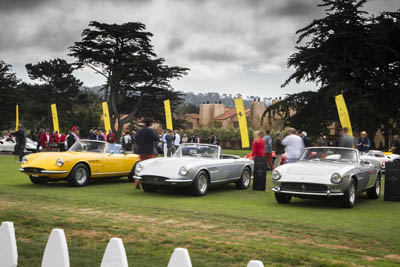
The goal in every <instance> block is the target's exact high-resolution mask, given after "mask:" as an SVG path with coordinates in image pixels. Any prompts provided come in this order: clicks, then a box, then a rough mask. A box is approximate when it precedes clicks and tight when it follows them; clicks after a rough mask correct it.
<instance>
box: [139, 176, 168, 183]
mask: <svg viewBox="0 0 400 267" xmlns="http://www.w3.org/2000/svg"><path fill="white" fill-rule="evenodd" d="M166 179H167V178H165V177H161V176H150V175H144V176H142V181H143V182H147V183H163V182H165V180H166Z"/></svg>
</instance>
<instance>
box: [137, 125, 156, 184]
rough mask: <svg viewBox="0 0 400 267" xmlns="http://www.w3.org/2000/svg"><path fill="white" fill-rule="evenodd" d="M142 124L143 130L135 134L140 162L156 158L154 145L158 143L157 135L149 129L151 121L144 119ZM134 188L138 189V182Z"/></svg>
mask: <svg viewBox="0 0 400 267" xmlns="http://www.w3.org/2000/svg"><path fill="white" fill-rule="evenodd" d="M144 124H145V126H144V128H142V129H140V130H139V131H138V132H137V134H136V148H137V151H136V153H137V154H139V160H140V161H143V160H146V159H151V158H155V157H157V149H156V144H157V142H158V141H159V137H158V135H157V134H156V133H155V132H154V130H153V129H151V128H150V126H151V125H152V121H151V120H150V119H145V120H144ZM135 186H136V189H140V181H139V180H135Z"/></svg>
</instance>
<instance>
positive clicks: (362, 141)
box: [357, 131, 371, 153]
mask: <svg viewBox="0 0 400 267" xmlns="http://www.w3.org/2000/svg"><path fill="white" fill-rule="evenodd" d="M370 146H371V142H370V141H369V139H368V137H367V132H366V131H362V132H361V136H360V138H358V141H357V149H358V151H360V152H361V153H367V152H368V150H369V148H370Z"/></svg>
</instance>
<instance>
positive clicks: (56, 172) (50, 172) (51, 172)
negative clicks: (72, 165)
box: [40, 170, 68, 174]
mask: <svg viewBox="0 0 400 267" xmlns="http://www.w3.org/2000/svg"><path fill="white" fill-rule="evenodd" d="M67 172H68V171H44V170H42V171H40V173H48V174H58V173H60V174H62V173H67Z"/></svg>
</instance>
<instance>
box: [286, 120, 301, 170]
mask: <svg viewBox="0 0 400 267" xmlns="http://www.w3.org/2000/svg"><path fill="white" fill-rule="evenodd" d="M287 132H288V135H287V136H286V137H285V138H283V140H282V145H284V146H285V148H286V162H287V163H291V162H297V161H298V160H299V159H300V156H301V154H303V151H304V142H303V139H302V138H301V137H300V136H298V135H296V130H295V129H294V128H289V129H288V130H287Z"/></svg>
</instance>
